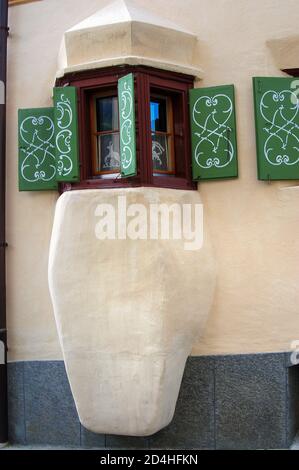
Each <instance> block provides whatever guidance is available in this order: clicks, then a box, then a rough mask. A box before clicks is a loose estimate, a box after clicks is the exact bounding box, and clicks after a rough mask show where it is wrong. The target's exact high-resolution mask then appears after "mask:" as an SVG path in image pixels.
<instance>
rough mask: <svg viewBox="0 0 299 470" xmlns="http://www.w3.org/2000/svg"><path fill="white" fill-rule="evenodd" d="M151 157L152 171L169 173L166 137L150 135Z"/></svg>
mask: <svg viewBox="0 0 299 470" xmlns="http://www.w3.org/2000/svg"><path fill="white" fill-rule="evenodd" d="M152 157H153V168H154V171H171V168H170V164H169V158H168V139H167V136H166V135H161V134H152Z"/></svg>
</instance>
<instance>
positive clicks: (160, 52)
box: [57, 0, 202, 78]
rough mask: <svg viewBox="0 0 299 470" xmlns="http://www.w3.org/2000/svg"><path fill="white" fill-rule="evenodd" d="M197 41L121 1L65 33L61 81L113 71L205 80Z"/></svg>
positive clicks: (134, 5) (189, 33) (124, 0)
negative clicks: (153, 71) (154, 71)
mask: <svg viewBox="0 0 299 470" xmlns="http://www.w3.org/2000/svg"><path fill="white" fill-rule="evenodd" d="M197 47H198V41H197V36H196V35H195V34H194V33H192V32H190V31H186V30H185V29H184V28H182V27H181V26H177V25H175V24H174V23H172V22H170V21H169V20H167V19H165V18H162V17H159V16H156V15H154V14H152V13H151V12H149V11H148V10H145V9H144V8H142V9H141V8H140V7H138V6H137V5H136V3H135V2H134V0H115V1H113V2H111V3H110V4H108V6H106V7H104V8H102V9H100V10H98V11H97V12H96V13H94V14H93V15H92V16H90V17H88V18H86V19H84V20H83V21H81V22H80V23H78V24H77V25H75V26H73V27H72V28H71V29H69V30H67V31H66V32H65V33H64V36H63V40H62V44H61V49H60V52H59V59H58V69H59V71H58V73H57V76H63V75H64V74H66V73H69V72H75V71H80V70H88V69H95V68H102V67H108V66H113V65H121V64H129V65H147V66H150V67H156V68H161V69H165V70H171V71H175V72H181V73H185V74H189V75H193V76H194V77H198V78H200V77H201V75H202V73H201V70H200V68H199V66H198V64H196V63H195V62H194V58H195V57H196V49H197Z"/></svg>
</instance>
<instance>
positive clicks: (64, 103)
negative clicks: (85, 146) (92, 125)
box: [53, 86, 80, 182]
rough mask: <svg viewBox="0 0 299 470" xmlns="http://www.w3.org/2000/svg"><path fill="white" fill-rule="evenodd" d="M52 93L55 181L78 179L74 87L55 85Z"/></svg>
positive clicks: (76, 116) (76, 119)
mask: <svg viewBox="0 0 299 470" xmlns="http://www.w3.org/2000/svg"><path fill="white" fill-rule="evenodd" d="M53 95H54V113H55V114H54V116H55V142H56V168H57V174H56V179H57V181H64V182H70V181H73V182H74V181H78V180H79V175H80V173H79V143H78V111H77V89H76V87H72V86H67V87H56V88H54V91H53Z"/></svg>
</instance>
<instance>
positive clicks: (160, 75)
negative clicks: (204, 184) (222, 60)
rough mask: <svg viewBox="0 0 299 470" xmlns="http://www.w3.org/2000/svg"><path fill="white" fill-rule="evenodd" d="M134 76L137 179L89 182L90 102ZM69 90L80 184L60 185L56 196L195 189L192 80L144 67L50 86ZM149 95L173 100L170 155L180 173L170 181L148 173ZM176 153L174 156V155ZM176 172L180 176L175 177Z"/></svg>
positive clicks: (76, 75) (88, 74)
mask: <svg viewBox="0 0 299 470" xmlns="http://www.w3.org/2000/svg"><path fill="white" fill-rule="evenodd" d="M128 73H133V74H134V83H135V116H136V153H137V168H138V173H137V175H136V176H134V177H131V178H120V177H119V176H116V177H115V178H107V177H105V178H101V177H94V176H92V158H91V152H92V150H91V125H90V105H89V103H90V96H91V95H92V94H95V93H101V92H102V91H103V92H105V91H107V90H112V89H115V90H117V83H118V80H119V79H120V78H121V77H123V76H124V75H127V74H128ZM67 85H70V86H75V87H76V88H77V90H78V115H79V149H80V152H79V154H80V181H78V182H75V183H61V184H60V191H61V192H63V191H67V190H72V189H100V188H122V187H138V186H156V187H164V188H175V189H189V190H192V189H193V190H194V189H197V185H196V183H195V182H193V181H192V170H191V142H190V140H191V139H190V122H189V90H190V89H191V88H193V85H194V77H193V76H190V75H184V74H180V73H176V72H170V71H166V70H160V69H154V68H151V67H146V66H115V67H107V68H105V69H97V70H89V71H81V72H73V73H69V74H67V75H65V76H64V77H62V78H59V79H57V80H56V86H67ZM153 90H155V91H156V90H159V92H162V93H163V95H164V94H166V95H169V96H173V97H174V100H175V102H176V104H175V106H176V108H177V109H176V112H175V114H176V116H178V117H177V119H175V120H174V128H175V129H174V135H175V139H176V140H177V141H178V142H180V147H179V149H180V150H179V152H176V153H177V155H176V157H177V159H178V161H179V166H180V169H179V170H178V173H177V174H175V175H169V174H159V175H157V174H156V172H155V174H154V171H153V162H152V143H151V141H152V136H151V122H150V97H151V94H153ZM178 153H179V155H178ZM179 171H180V172H179Z"/></svg>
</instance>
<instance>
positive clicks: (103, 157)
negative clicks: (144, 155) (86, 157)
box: [97, 133, 120, 173]
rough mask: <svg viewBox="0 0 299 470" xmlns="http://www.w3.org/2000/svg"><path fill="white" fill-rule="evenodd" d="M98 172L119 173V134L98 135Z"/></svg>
mask: <svg viewBox="0 0 299 470" xmlns="http://www.w3.org/2000/svg"><path fill="white" fill-rule="evenodd" d="M97 139H98V171H115V172H116V173H119V170H120V158H119V134H118V133H115V134H104V135H98V136H97Z"/></svg>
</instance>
